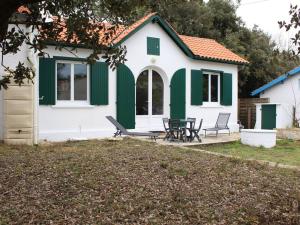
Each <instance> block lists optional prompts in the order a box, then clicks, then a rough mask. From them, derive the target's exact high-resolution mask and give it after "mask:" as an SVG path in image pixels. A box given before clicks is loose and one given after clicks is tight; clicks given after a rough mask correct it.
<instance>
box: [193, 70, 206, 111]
mask: <svg viewBox="0 0 300 225" xmlns="http://www.w3.org/2000/svg"><path fill="white" fill-rule="evenodd" d="M202 104H203V75H202V71H201V70H192V71H191V105H202Z"/></svg>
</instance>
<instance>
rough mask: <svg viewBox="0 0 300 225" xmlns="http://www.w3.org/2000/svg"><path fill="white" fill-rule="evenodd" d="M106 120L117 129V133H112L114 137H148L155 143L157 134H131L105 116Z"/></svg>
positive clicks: (112, 119) (110, 117) (111, 118)
mask: <svg viewBox="0 0 300 225" xmlns="http://www.w3.org/2000/svg"><path fill="white" fill-rule="evenodd" d="M106 119H108V120H109V121H110V122H111V123H112V124H113V125H114V126H115V127H116V129H117V131H116V132H115V133H114V137H117V136H121V135H122V134H123V135H127V136H141V137H142V136H145V137H150V138H151V139H154V140H155V141H156V138H157V137H158V134H155V133H151V132H131V131H128V130H126V129H125V128H124V127H123V126H122V125H121V124H120V123H119V122H118V121H116V120H115V119H114V118H113V117H112V116H106Z"/></svg>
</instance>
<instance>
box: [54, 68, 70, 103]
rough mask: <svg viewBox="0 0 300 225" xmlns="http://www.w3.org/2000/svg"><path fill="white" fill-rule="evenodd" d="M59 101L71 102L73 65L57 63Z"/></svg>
mask: <svg viewBox="0 0 300 225" xmlns="http://www.w3.org/2000/svg"><path fill="white" fill-rule="evenodd" d="M57 100H71V64H69V63H57Z"/></svg>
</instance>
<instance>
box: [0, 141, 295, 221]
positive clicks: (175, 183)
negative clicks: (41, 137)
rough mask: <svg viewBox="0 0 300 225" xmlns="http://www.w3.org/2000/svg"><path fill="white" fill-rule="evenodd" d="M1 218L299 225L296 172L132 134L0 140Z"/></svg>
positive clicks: (6, 219)
mask: <svg viewBox="0 0 300 225" xmlns="http://www.w3.org/2000/svg"><path fill="white" fill-rule="evenodd" d="M0 171H1V172H0V224H172V225H173V224H219V225H221V224H230V225H231V224H273V225H277V224H282V225H289V224H299V217H300V214H299V201H300V194H299V187H300V173H298V172H295V171H291V170H281V169H276V168H269V167H267V166H264V165H260V164H256V163H254V162H249V161H242V160H236V159H231V158H225V157H219V156H213V155H209V154H204V153H199V152H195V151H189V150H181V149H176V148H175V147H170V146H158V145H156V144H154V143H150V142H141V141H137V140H133V139H124V140H123V141H104V140H103V141H86V142H73V143H62V144H55V145H49V146H40V147H24V146H23V147H22V146H19V147H12V146H5V145H0Z"/></svg>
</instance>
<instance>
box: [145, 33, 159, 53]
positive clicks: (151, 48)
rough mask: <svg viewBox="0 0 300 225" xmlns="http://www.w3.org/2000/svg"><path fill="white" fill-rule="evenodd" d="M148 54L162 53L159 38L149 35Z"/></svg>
mask: <svg viewBox="0 0 300 225" xmlns="http://www.w3.org/2000/svg"><path fill="white" fill-rule="evenodd" d="M147 54H148V55H160V44H159V38H154V37H147Z"/></svg>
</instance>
